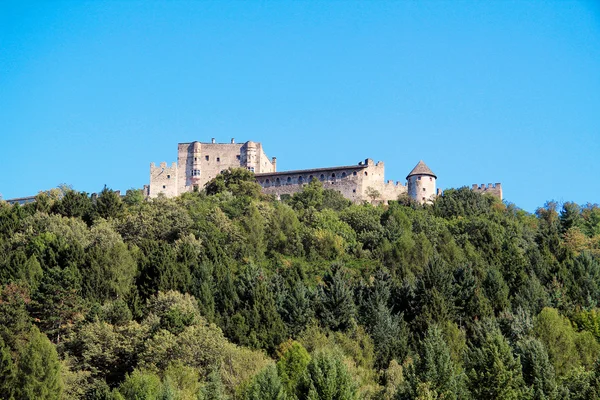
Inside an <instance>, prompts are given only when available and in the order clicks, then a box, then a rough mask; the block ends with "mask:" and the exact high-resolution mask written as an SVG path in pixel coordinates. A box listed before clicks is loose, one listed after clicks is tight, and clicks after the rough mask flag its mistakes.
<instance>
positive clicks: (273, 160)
mask: <svg viewBox="0 0 600 400" xmlns="http://www.w3.org/2000/svg"><path fill="white" fill-rule="evenodd" d="M271 164H273V172H277V157H273V158H272V159H271Z"/></svg>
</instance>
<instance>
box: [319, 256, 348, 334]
mask: <svg viewBox="0 0 600 400" xmlns="http://www.w3.org/2000/svg"><path fill="white" fill-rule="evenodd" d="M318 301H319V303H318V304H319V305H318V312H317V315H318V317H319V320H320V321H321V323H322V324H323V325H324V326H326V327H328V328H330V329H332V330H342V331H343V330H346V329H348V328H349V327H350V326H351V324H352V322H353V321H354V314H355V306H354V296H353V294H352V289H351V287H350V285H349V284H348V277H347V275H346V274H345V273H344V271H343V267H341V266H339V265H334V266H333V267H332V269H331V272H328V273H327V274H326V275H325V276H324V277H323V285H322V286H321V287H320V288H319V291H318Z"/></svg>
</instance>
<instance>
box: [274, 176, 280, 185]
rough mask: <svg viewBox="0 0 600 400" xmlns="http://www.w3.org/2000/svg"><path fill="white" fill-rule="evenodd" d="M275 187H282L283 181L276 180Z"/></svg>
mask: <svg viewBox="0 0 600 400" xmlns="http://www.w3.org/2000/svg"><path fill="white" fill-rule="evenodd" d="M275 185H276V186H279V185H281V181H280V180H279V178H277V179H275Z"/></svg>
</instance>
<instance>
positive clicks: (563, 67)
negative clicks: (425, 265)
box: [0, 0, 600, 211]
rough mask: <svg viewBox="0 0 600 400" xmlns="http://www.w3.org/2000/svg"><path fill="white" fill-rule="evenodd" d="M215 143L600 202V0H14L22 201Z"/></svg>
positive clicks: (8, 180)
mask: <svg viewBox="0 0 600 400" xmlns="http://www.w3.org/2000/svg"><path fill="white" fill-rule="evenodd" d="M212 137H215V138H217V140H218V141H221V142H227V141H229V139H230V138H231V137H235V138H236V140H237V141H246V140H254V141H260V142H262V143H263V145H264V147H265V149H266V152H267V154H268V155H269V156H276V157H277V159H278V169H279V170H284V169H301V168H309V167H325V166H334V165H340V164H342V165H347V164H355V163H357V162H358V161H360V160H363V159H365V158H367V157H369V158H373V159H376V160H382V161H384V162H385V164H386V175H387V176H386V178H387V179H394V180H400V181H402V182H404V181H405V177H406V174H407V173H408V172H409V171H410V170H411V169H412V167H414V165H415V164H416V163H417V162H418V161H419V160H420V159H423V160H424V161H425V162H426V163H427V164H428V165H429V167H431V169H432V170H433V171H434V172H435V173H436V174H437V175H438V183H439V186H440V187H441V188H448V187H460V186H463V185H470V184H472V183H488V182H502V184H503V187H504V194H505V199H506V200H508V201H510V202H513V203H515V204H516V205H517V206H519V207H521V208H523V209H525V210H527V211H534V210H535V209H536V208H537V207H538V206H542V205H543V204H544V203H545V202H546V201H548V200H552V199H554V200H557V201H559V202H560V201H576V202H578V203H586V202H600V179H599V177H600V160H599V159H600V2H598V1H588V2H585V1H579V2H577V1H557V2H551V1H514V2H510V1H496V2H494V1H464V2H460V1H459V2H456V1H447V2H442V1H436V2H413V1H393V2H392V1H389V2H386V1H363V2H350V1H331V2H316V1H293V2H285V1H247V2H242V1H234V2H222V1H210V2H209V1H206V2H201V1H194V2H184V1H179V2H174V1H169V2H158V1H157V2H134V1H121V2H101V1H91V2H84V1H74V0H73V1H68V2H58V1H43V2H28V1H16V2H12V1H6V0H4V1H2V2H0V167H1V168H2V173H1V174H0V193H1V194H2V196H3V197H4V198H5V199H8V198H12V197H20V196H26V195H32V194H35V193H37V192H38V191H40V190H44V189H49V188H52V187H56V186H57V185H59V184H61V183H67V184H69V185H72V186H73V187H74V188H75V189H77V190H83V191H88V192H92V191H98V190H101V189H102V187H103V185H104V184H106V185H108V186H109V187H111V188H114V189H121V190H125V189H128V188H131V187H142V185H144V184H146V183H148V180H149V164H150V162H160V161H167V162H173V161H176V156H177V154H176V144H177V142H185V141H194V140H199V141H210V138H212Z"/></svg>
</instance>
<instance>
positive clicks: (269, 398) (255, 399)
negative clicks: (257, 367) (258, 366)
mask: <svg viewBox="0 0 600 400" xmlns="http://www.w3.org/2000/svg"><path fill="white" fill-rule="evenodd" d="M242 397H243V398H244V399H245V400H284V399H286V395H285V391H284V389H283V385H282V384H281V379H279V375H277V368H276V367H275V366H274V365H273V364H271V365H269V366H268V367H266V368H265V369H263V370H262V371H260V372H259V373H258V374H257V375H256V376H255V377H254V378H252V381H251V382H250V383H249V384H248V386H246V388H245V389H244V393H243V396H242Z"/></svg>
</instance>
